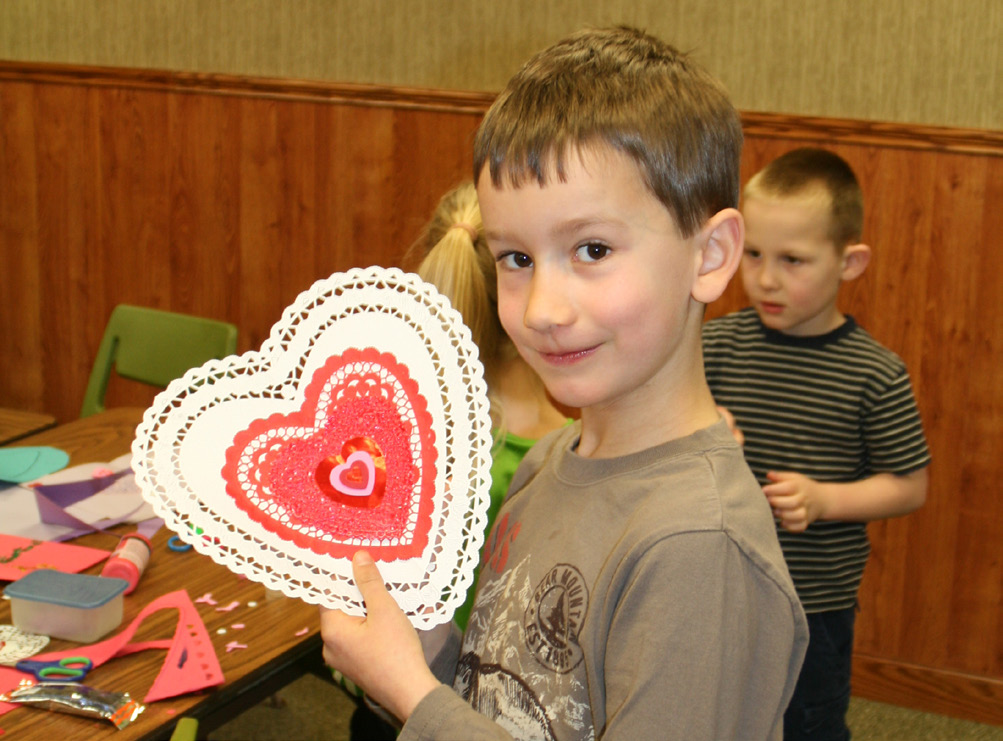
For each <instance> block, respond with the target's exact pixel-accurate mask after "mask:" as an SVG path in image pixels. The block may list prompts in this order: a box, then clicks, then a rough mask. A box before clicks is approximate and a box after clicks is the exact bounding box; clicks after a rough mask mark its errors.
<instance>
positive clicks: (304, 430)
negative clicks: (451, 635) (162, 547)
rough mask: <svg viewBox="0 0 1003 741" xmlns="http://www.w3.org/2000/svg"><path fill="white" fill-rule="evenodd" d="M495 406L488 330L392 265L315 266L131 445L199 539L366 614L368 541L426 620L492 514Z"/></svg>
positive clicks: (188, 535)
mask: <svg viewBox="0 0 1003 741" xmlns="http://www.w3.org/2000/svg"><path fill="white" fill-rule="evenodd" d="M491 441H492V438H491V422H490V418H489V416H488V399H487V391H486V386H485V384H484V379H483V369H482V367H481V365H480V362H479V361H478V359H477V348H476V346H475V345H474V344H473V342H472V341H471V339H470V332H469V330H468V329H467V327H466V326H465V325H464V324H463V323H462V320H461V318H460V314H459V312H457V311H456V310H455V309H453V308H452V307H451V306H450V305H449V304H448V302H447V300H446V299H445V298H444V297H443V296H441V295H440V294H439V293H438V292H437V291H436V290H435V288H434V287H433V286H432V285H430V284H428V283H424V282H422V281H421V280H420V279H419V278H418V277H417V276H416V275H412V274H406V273H403V272H401V271H400V270H397V269H393V268H391V269H384V268H368V269H355V270H351V271H349V272H347V273H338V274H335V275H333V276H331V277H330V278H327V279H325V280H320V281H317V282H316V283H315V284H314V285H313V286H311V287H310V288H309V289H308V290H306V291H304V292H303V293H302V294H300V295H299V296H298V297H297V299H296V301H295V302H294V303H293V304H292V305H290V306H289V307H288V308H287V309H286V311H285V312H284V313H283V316H282V319H281V320H280V321H279V322H278V323H277V324H276V325H275V326H274V327H273V328H272V332H271V334H270V336H269V338H268V340H267V341H266V342H265V343H264V345H263V346H262V348H261V350H260V351H258V352H249V353H245V354H243V355H240V356H230V357H228V358H225V359H223V360H219V361H210V362H209V363H206V364H205V365H203V366H201V367H200V368H195V369H193V370H190V371H188V372H187V373H186V374H185V375H184V376H183V377H182V378H180V379H177V380H176V381H174V382H172V383H171V384H170V385H169V386H168V387H167V389H165V390H164V391H163V392H162V393H160V394H159V395H158V396H157V397H156V399H155V400H154V403H153V405H152V406H151V407H150V408H149V409H148V410H147V411H146V413H145V415H144V416H143V421H142V423H141V424H140V426H139V428H138V429H137V432H136V440H135V442H134V443H133V446H132V453H133V459H132V465H133V470H134V471H135V474H136V481H137V483H138V484H139V486H140V489H141V490H142V492H143V496H144V497H145V498H146V499H147V500H148V501H149V502H150V503H151V504H152V505H153V508H154V510H155V511H156V513H157V515H158V516H160V517H163V518H164V522H165V523H166V524H167V526H168V527H169V528H170V529H172V530H173V531H175V532H176V533H177V534H178V536H179V537H180V538H182V539H183V540H185V541H187V542H189V543H191V544H192V545H193V546H194V547H195V548H196V550H198V551H199V552H200V553H204V554H206V555H208V556H210V557H212V558H213V560H215V561H217V562H219V563H221V564H223V565H224V566H226V567H227V568H229V569H230V570H231V571H233V572H235V573H238V574H243V575H245V576H247V577H249V578H251V579H254V580H255V581H259V582H261V583H263V584H265V585H266V586H268V587H271V588H273V589H278V590H280V591H282V592H284V593H285V594H287V595H289V596H291V597H299V598H301V599H303V600H305V601H307V602H310V603H313V604H320V605H324V606H326V607H333V608H337V609H341V610H344V611H345V612H348V613H349V614H354V615H361V614H364V612H365V609H364V606H363V604H362V599H361V595H360V594H359V592H358V590H357V589H356V587H355V584H354V581H353V580H352V570H351V560H350V559H351V556H352V554H354V553H355V551H356V550H358V549H359V548H365V549H366V550H368V551H369V553H370V554H371V555H372V556H373V558H374V559H375V560H376V562H377V565H378V566H379V569H380V573H381V574H382V576H383V579H384V581H385V582H386V583H387V587H388V589H389V590H390V593H391V594H392V595H393V596H394V598H395V599H396V600H397V603H398V604H399V605H400V606H401V608H402V609H403V610H404V611H405V612H406V613H407V614H408V616H409V618H410V619H411V622H412V623H413V624H414V625H415V626H416V627H419V628H428V627H432V626H433V625H436V624H438V623H442V622H446V621H448V620H449V619H450V618H451V617H452V615H453V611H454V610H455V609H456V607H458V606H459V605H460V604H462V603H463V601H464V599H465V597H466V591H467V588H468V587H469V586H470V584H471V582H472V579H473V569H474V566H475V564H476V563H477V560H478V558H479V551H480V547H481V544H482V543H483V540H484V526H485V523H486V521H487V507H488V496H489V495H488V489H489V486H490V480H489V478H490V465H491V459H490V455H491Z"/></svg>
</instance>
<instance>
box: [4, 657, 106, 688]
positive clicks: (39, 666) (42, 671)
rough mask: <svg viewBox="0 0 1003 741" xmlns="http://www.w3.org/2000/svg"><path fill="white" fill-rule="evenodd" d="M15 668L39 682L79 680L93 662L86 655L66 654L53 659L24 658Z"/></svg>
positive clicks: (91, 666)
mask: <svg viewBox="0 0 1003 741" xmlns="http://www.w3.org/2000/svg"><path fill="white" fill-rule="evenodd" d="M15 668H16V669H17V670H18V671H21V672H27V673H28V674H32V675H34V677H35V679H37V680H39V681H40V682H79V681H80V680H81V679H83V678H84V676H86V674H87V672H89V671H90V670H91V669H93V668H94V663H93V662H92V661H91V660H90V659H88V658H87V657H86V656H66V657H64V658H62V659H54V660H53V661H32V660H31V659H25V660H24V661H19V662H17V666H16V667H15Z"/></svg>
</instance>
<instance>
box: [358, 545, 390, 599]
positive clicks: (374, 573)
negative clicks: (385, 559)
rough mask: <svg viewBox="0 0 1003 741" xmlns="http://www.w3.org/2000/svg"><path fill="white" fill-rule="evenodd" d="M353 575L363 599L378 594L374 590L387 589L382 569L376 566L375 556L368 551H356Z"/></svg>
mask: <svg viewBox="0 0 1003 741" xmlns="http://www.w3.org/2000/svg"><path fill="white" fill-rule="evenodd" d="M352 576H353V577H355V584H356V586H358V588H359V591H360V592H362V599H363V600H364V601H365V602H368V601H369V597H370V595H373V594H376V592H374V590H383V591H386V587H385V586H384V584H383V577H381V576H380V570H379V569H378V568H376V564H375V562H374V561H373V557H372V556H370V555H369V553H368V552H366V551H356V552H355V555H354V556H352Z"/></svg>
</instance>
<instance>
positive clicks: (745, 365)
mask: <svg viewBox="0 0 1003 741" xmlns="http://www.w3.org/2000/svg"><path fill="white" fill-rule="evenodd" d="M743 195H744V198H743V216H744V217H745V222H746V230H747V231H746V242H745V248H744V254H743V258H742V265H741V273H742V282H743V284H744V287H745V291H746V294H747V295H748V297H749V300H750V302H751V304H752V305H751V306H750V307H749V308H746V309H743V310H741V311H738V312H736V313H734V314H730V315H728V316H725V317H721V318H719V319H715V320H712V321H709V322H707V324H706V325H705V327H704V332H703V345H704V362H705V367H706V373H707V380H708V383H709V385H710V388H711V392H712V393H713V394H714V399H715V401H716V402H717V404H719V405H720V406H722V407H725V408H726V409H727V410H729V411H730V412H731V413H732V414H733V415H734V417H735V419H736V421H737V424H738V426H739V428H740V429H741V430H742V432H743V434H744V436H745V457H746V460H747V461H748V463H749V467H750V468H751V469H752V472H753V473H754V474H755V475H756V478H757V480H758V481H759V482H760V484H762V485H763V491H764V493H765V494H766V497H767V499H768V500H769V502H770V505H771V506H772V508H773V513H774V516H775V517H776V518H777V521H778V535H779V538H780V544H781V547H782V549H783V551H784V556H785V558H786V560H787V565H788V568H789V569H790V572H791V577H792V578H793V580H794V585H795V588H796V589H797V592H798V596H799V597H800V599H801V603H802V606H803V607H804V610H805V613H806V614H807V616H808V626H809V634H810V639H809V646H808V654H807V656H806V657H805V662H804V665H803V667H802V670H801V674H800V677H799V679H798V684H797V687H796V688H795V691H794V696H793V698H792V699H791V702H790V705H789V707H788V710H787V712H786V713H785V715H784V739H785V740H788V741H794V740H796V739H812V740H813V741H815V740H818V741H823V740H824V741H829V740H830V739H832V740H833V741H835V740H836V739H849V738H850V733H849V730H848V728H847V726H846V721H845V715H846V710H847V707H848V705H849V700H850V658H851V653H852V649H853V624H854V618H855V611H856V609H857V589H858V587H859V586H860V580H861V577H862V576H863V571H864V565H865V563H866V561H867V557H868V554H869V550H870V545H869V543H868V539H867V531H866V524H867V522H869V521H871V520H877V519H882V518H887V517H895V516H899V515H904V514H907V513H909V512H912V511H914V510H916V509H917V508H919V507H920V506H921V505H922V504H923V501H924V499H925V498H926V490H927V467H928V464H929V462H930V455H929V451H928V450H927V445H926V439H925V437H924V434H923V427H922V424H921V421H920V417H919V412H918V410H917V407H916V401H915V399H914V397H913V393H912V388H911V385H910V382H909V374H908V372H907V370H906V367H905V364H904V363H903V362H902V360H901V359H900V358H899V357H898V356H897V355H896V354H895V353H893V352H892V351H891V350H888V349H887V348H885V347H883V346H882V345H881V344H879V343H878V342H877V341H876V340H875V339H874V338H873V337H871V336H870V335H869V334H868V333H867V332H866V331H865V330H864V329H863V328H861V327H860V326H859V325H857V323H856V322H855V321H854V319H853V317H851V316H848V315H844V314H843V313H841V312H840V310H839V308H838V306H837V295H838V292H839V287H840V285H841V284H842V283H843V282H844V281H849V280H853V279H854V278H857V277H858V276H860V275H861V274H862V273H863V272H864V270H865V269H866V268H867V264H868V262H869V260H870V256H871V250H870V247H868V246H867V245H865V244H862V243H861V241H860V239H861V232H862V226H863V199H862V195H861V191H860V186H859V184H858V183H857V179H856V177H855V175H854V173H853V170H852V169H851V168H850V166H849V165H848V164H847V163H846V162H845V161H844V160H843V159H842V158H841V157H839V156H838V155H836V154H834V153H832V152H829V151H826V150H823V149H813V148H804V149H796V150H793V151H791V152H788V153H787V154H784V155H783V156H781V157H779V158H778V159H776V160H774V161H773V162H772V163H770V164H769V165H767V166H766V167H765V168H764V169H763V170H761V171H760V172H759V173H757V174H756V175H755V176H753V178H752V179H751V180H750V181H749V183H748V184H747V185H746V188H745V191H744V194H743Z"/></svg>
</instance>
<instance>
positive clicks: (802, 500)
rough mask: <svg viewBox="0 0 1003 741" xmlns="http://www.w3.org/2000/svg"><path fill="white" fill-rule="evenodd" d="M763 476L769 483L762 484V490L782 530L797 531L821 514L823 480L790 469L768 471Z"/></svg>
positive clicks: (823, 505)
mask: <svg viewBox="0 0 1003 741" xmlns="http://www.w3.org/2000/svg"><path fill="white" fill-rule="evenodd" d="M766 478H768V479H769V480H770V481H771V482H772V483H769V484H767V485H766V486H764V487H763V493H764V494H766V498H767V499H768V500H769V502H770V507H772V508H773V516H774V517H776V518H777V519H778V520H780V526H781V527H783V529H784V530H787V531H789V532H792V533H801V532H804V531H805V530H807V529H808V526H809V525H810V524H812V523H813V522H815V520H818V519H820V518H822V517H824V515H825V510H826V507H827V500H826V489H825V486H824V485H823V484H821V483H819V482H818V481H815V479H811V478H808V477H807V476H805V475H804V474H800V473H794V472H793V471H770V472H768V473H767V474H766Z"/></svg>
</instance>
